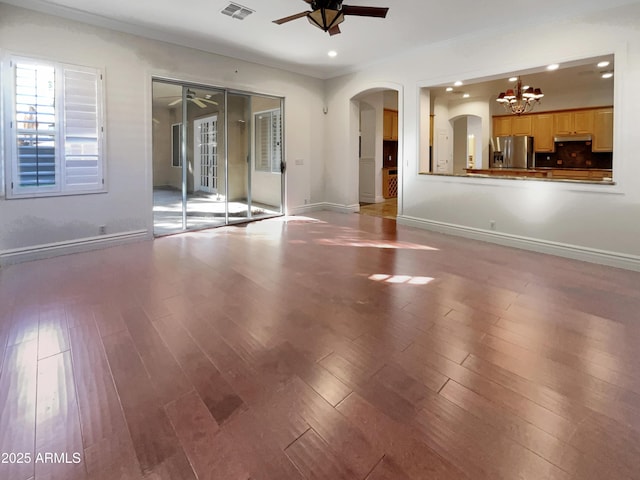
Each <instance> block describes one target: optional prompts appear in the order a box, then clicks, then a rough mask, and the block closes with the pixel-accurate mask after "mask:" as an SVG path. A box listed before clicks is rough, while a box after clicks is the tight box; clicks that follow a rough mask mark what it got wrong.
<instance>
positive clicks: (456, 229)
mask: <svg viewBox="0 0 640 480" xmlns="http://www.w3.org/2000/svg"><path fill="white" fill-rule="evenodd" d="M397 222H398V224H399V225H406V226H409V227H416V228H422V229H425V230H431V231H434V232H439V233H445V234H448V235H457V236H460V237H466V238H471V239H474V240H481V241H483V242H491V243H497V244H499V245H505V246H507V247H514V248H521V249H523V250H531V251H534V252H539V253H546V254H549V255H556V256H559V257H565V258H572V259H574V260H582V261H585V262H591V263H598V264H601V265H608V266H610V267H617V268H624V269H627V270H634V271H640V257H639V256H636V255H629V254H625V253H618V252H610V251H607V250H598V249H595V248H588V247H582V246H579V245H570V244H566V243H560V242H551V241H548V240H540V239H537V238H530V237H522V236H519V235H511V234H508V233H500V232H494V231H490V230H482V229H480V228H472V227H465V226H462V225H454V224H450V223H445V222H437V221H434V220H425V219H422V218H417V217H411V216H407V215H402V216H398V217H397Z"/></svg>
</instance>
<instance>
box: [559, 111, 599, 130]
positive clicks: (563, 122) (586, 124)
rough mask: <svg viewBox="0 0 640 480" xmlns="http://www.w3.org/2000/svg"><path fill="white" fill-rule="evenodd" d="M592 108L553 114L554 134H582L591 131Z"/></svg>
mask: <svg viewBox="0 0 640 480" xmlns="http://www.w3.org/2000/svg"><path fill="white" fill-rule="evenodd" d="M593 112H594V111H593V110H575V111H567V112H557V113H555V114H554V124H555V128H554V130H555V134H556V135H583V134H590V133H593V118H594V115H593Z"/></svg>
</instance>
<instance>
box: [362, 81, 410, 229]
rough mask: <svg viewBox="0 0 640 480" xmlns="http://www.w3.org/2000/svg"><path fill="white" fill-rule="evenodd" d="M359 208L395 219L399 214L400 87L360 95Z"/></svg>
mask: <svg viewBox="0 0 640 480" xmlns="http://www.w3.org/2000/svg"><path fill="white" fill-rule="evenodd" d="M356 99H357V100H358V103H359V148H358V157H359V158H358V162H359V163H358V168H359V170H358V171H359V174H358V180H359V184H358V202H359V204H360V210H359V212H360V213H361V214H363V215H373V216H379V217H385V218H391V219H394V220H395V218H396V216H397V215H398V179H399V175H398V140H399V135H398V123H399V122H398V91H397V90H392V89H377V90H375V91H368V92H363V93H362V94H360V95H358V96H357V98H356Z"/></svg>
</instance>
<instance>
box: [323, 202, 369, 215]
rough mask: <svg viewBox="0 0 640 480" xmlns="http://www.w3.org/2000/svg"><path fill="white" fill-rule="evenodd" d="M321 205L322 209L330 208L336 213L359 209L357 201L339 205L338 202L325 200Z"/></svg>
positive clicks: (354, 211)
mask: <svg viewBox="0 0 640 480" xmlns="http://www.w3.org/2000/svg"><path fill="white" fill-rule="evenodd" d="M323 206H324V208H323V210H330V211H332V212H338V213H356V212H359V211H360V204H359V203H354V204H352V205H340V204H339V203H330V202H325V203H324V204H323Z"/></svg>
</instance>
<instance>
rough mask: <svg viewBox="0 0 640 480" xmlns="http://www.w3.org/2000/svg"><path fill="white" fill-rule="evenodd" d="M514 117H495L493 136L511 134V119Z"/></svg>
mask: <svg viewBox="0 0 640 480" xmlns="http://www.w3.org/2000/svg"><path fill="white" fill-rule="evenodd" d="M512 120H513V117H493V136H494V137H503V136H505V135H511V121H512Z"/></svg>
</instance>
